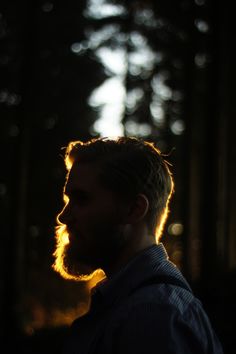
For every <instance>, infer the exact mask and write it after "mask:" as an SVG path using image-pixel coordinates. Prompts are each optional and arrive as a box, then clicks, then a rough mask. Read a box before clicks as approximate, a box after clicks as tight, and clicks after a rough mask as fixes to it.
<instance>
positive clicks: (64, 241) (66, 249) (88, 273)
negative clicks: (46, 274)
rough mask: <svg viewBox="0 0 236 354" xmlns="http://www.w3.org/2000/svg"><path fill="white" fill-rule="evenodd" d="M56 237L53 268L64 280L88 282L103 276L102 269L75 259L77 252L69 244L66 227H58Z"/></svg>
mask: <svg viewBox="0 0 236 354" xmlns="http://www.w3.org/2000/svg"><path fill="white" fill-rule="evenodd" d="M55 237H56V247H55V250H54V252H53V256H54V263H53V264H52V268H53V269H54V270H55V271H56V272H57V273H59V274H60V275H61V276H62V277H63V278H64V279H68V280H75V281H88V280H91V279H92V278H93V277H94V276H98V275H99V274H101V276H102V274H103V271H102V270H101V269H93V268H92V267H90V266H88V265H86V264H84V263H82V262H78V260H77V258H76V257H75V255H76V253H75V250H74V248H73V247H71V245H70V243H69V238H68V232H67V231H66V226H65V225H59V226H57V227H56V229H55Z"/></svg>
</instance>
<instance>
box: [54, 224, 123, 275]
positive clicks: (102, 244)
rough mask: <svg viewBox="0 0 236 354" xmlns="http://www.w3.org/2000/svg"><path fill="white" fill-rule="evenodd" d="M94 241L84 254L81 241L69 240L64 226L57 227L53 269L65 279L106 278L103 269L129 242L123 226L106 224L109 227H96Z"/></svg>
mask: <svg viewBox="0 0 236 354" xmlns="http://www.w3.org/2000/svg"><path fill="white" fill-rule="evenodd" d="M92 233H93V235H96V237H94V242H93V243H92V244H90V245H89V249H86V251H85V254H83V252H82V249H83V247H81V246H80V244H79V242H77V241H76V240H73V241H72V242H70V241H69V237H68V236H69V234H68V232H67V230H66V226H65V225H59V226H58V227H56V249H55V251H54V253H53V255H54V257H55V262H54V264H53V269H54V270H55V271H56V272H58V273H59V274H60V275H61V276H62V277H63V278H65V279H70V280H76V281H88V280H91V279H92V278H94V277H98V278H99V277H101V278H103V277H104V270H103V269H104V268H107V267H109V266H110V264H112V262H114V261H115V260H116V259H117V258H118V257H119V255H120V254H121V252H122V250H123V249H124V247H125V245H126V237H125V234H124V232H123V226H120V225H117V224H114V223H107V227H106V228H105V229H104V227H103V228H102V229H101V230H97V229H96V231H95V230H94V231H93V232H92Z"/></svg>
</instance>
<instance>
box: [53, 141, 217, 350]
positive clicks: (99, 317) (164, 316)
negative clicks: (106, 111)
mask: <svg viewBox="0 0 236 354" xmlns="http://www.w3.org/2000/svg"><path fill="white" fill-rule="evenodd" d="M65 163H66V167H67V170H68V174H67V180H66V184H65V188H64V199H65V203H66V204H65V207H64V209H63V210H62V212H61V213H60V214H59V216H58V223H59V226H58V228H57V232H56V237H57V247H56V250H55V253H54V255H55V263H54V265H53V267H54V269H55V270H56V271H57V272H59V273H60V274H61V275H62V276H63V277H65V278H68V279H76V280H79V281H80V280H82V281H83V280H90V279H91V278H92V277H94V275H95V274H96V272H98V271H99V270H101V269H102V270H103V272H104V278H103V279H102V281H101V282H99V283H98V284H97V285H96V286H95V288H94V289H92V295H91V302H90V309H89V311H88V313H86V314H85V315H83V316H82V317H80V318H78V319H77V320H75V321H74V322H73V324H72V326H71V333H70V336H69V338H68V340H67V342H66V345H65V348H64V353H68V354H71V353H77V354H85V353H86V354H87V353H91V354H92V353H98V354H105V353H107V354H128V353H129V354H130V353H135V354H137V353H138V354H149V353H150V354H152V353H160V354H167V353H168V354H170V353H178V354H184V353H188V354H193V353H196V354H207V353H208V354H210V353H211V354H213V353H214V354H216V353H217V354H221V353H222V348H221V345H220V343H219V340H218V338H217V336H216V335H215V333H214V330H213V329H212V326H211V324H210V321H209V319H208V317H207V314H206V313H205V311H204V309H203V308H202V305H201V303H200V301H199V300H198V299H196V297H195V296H194V295H193V293H192V291H191V289H190V287H189V285H188V283H187V281H186V280H185V279H184V277H183V276H182V274H181V273H180V271H179V270H178V269H177V267H176V266H175V265H174V264H173V263H172V262H170V261H169V260H168V256H167V253H166V251H165V248H164V246H163V244H162V243H161V242H160V237H161V233H162V230H163V227H164V225H165V222H166V218H167V215H168V211H169V202H170V199H171V196H172V194H173V190H174V182H173V178H172V174H171V172H170V169H169V165H168V163H167V162H166V161H165V159H164V158H163V155H162V154H161V152H160V151H159V150H158V149H157V148H156V147H155V146H154V144H153V143H150V142H146V141H143V140H141V139H137V138H126V137H120V138H117V139H114V140H112V139H107V138H100V139H92V140H91V141H88V142H86V143H83V142H81V141H75V142H71V143H70V144H69V145H68V146H67V149H66V153H65Z"/></svg>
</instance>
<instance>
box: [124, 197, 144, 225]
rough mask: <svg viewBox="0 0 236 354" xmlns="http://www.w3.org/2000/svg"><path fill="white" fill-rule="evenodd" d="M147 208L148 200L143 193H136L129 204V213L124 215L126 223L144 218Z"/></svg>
mask: <svg viewBox="0 0 236 354" xmlns="http://www.w3.org/2000/svg"><path fill="white" fill-rule="evenodd" d="M148 209H149V201H148V199H147V197H146V196H145V195H144V194H138V195H137V196H136V198H135V200H134V201H133V202H132V204H131V205H130V209H129V213H128V215H127V217H126V222H127V223H128V224H135V223H136V222H138V221H140V220H142V219H144V217H145V216H146V214H147V212H148Z"/></svg>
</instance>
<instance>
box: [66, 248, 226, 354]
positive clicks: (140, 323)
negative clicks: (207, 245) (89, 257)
mask: <svg viewBox="0 0 236 354" xmlns="http://www.w3.org/2000/svg"><path fill="white" fill-rule="evenodd" d="M63 353H64V354H132V353H135V354H154V353H156V354H172V353H173V354H174V353H175V354H222V353H223V350H222V347H221V344H220V342H219V339H218V338H217V336H216V334H215V332H214V329H213V328H212V325H211V323H210V320H209V318H208V316H207V314H206V312H205V311H204V309H203V306H202V304H201V302H200V301H199V299H197V298H196V297H195V296H194V294H193V293H192V291H191V289H190V286H189V284H188V283H187V281H186V279H185V278H184V277H183V275H182V274H181V272H180V271H179V270H178V268H177V267H176V266H175V265H174V264H173V263H172V262H171V261H170V260H169V259H168V255H167V253H166V250H165V248H164V246H163V244H162V243H159V244H158V245H153V246H151V247H148V248H146V249H145V250H144V251H141V252H139V253H138V254H137V255H136V256H135V257H134V258H133V259H132V260H131V261H130V262H129V263H128V264H126V266H125V267H123V268H122V269H121V270H120V271H119V272H117V273H116V274H115V275H114V276H113V277H112V278H110V279H109V280H107V281H104V282H101V283H100V284H99V285H98V286H96V288H95V290H94V291H93V292H92V297H91V306H90V310H89V312H88V313H87V314H85V315H84V316H82V317H80V318H78V319H76V320H75V321H74V322H73V324H72V326H71V328H70V335H69V337H68V338H67V341H66V343H65V348H64V351H63Z"/></svg>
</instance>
